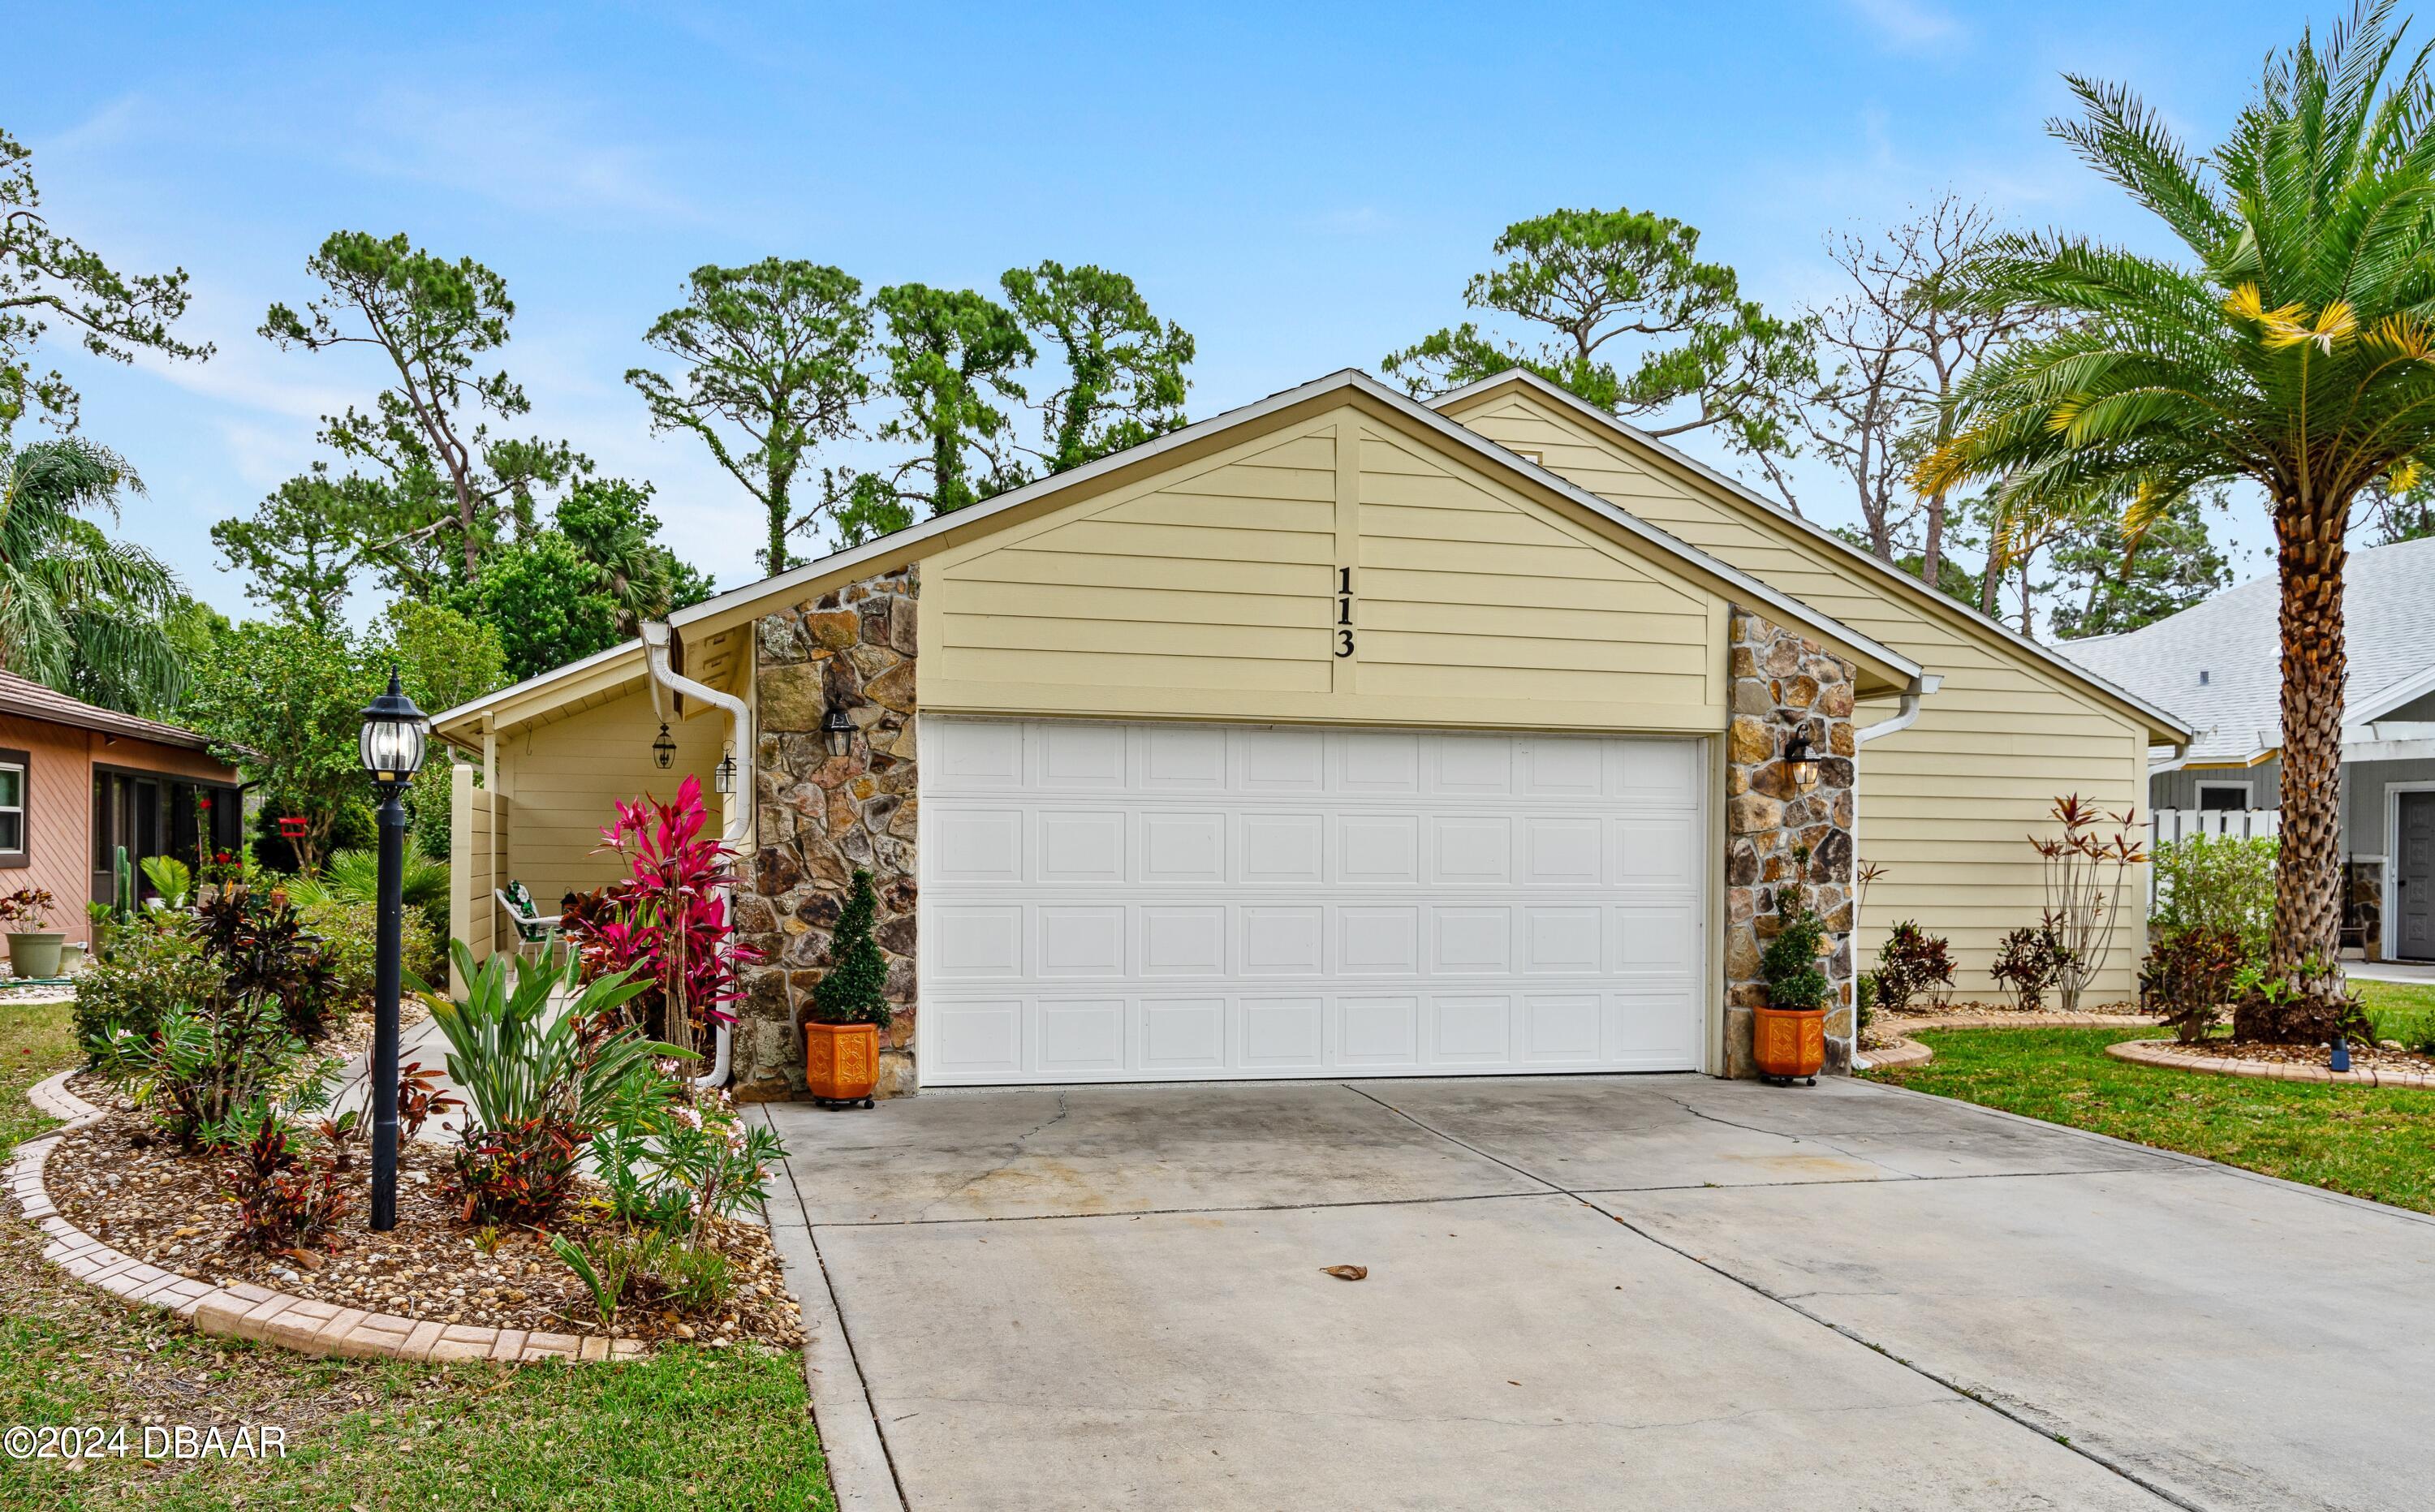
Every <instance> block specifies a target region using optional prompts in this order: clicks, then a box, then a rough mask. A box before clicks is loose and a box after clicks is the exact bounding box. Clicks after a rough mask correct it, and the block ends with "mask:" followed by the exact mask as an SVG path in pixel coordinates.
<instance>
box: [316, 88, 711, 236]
mask: <svg viewBox="0 0 2435 1512" xmlns="http://www.w3.org/2000/svg"><path fill="white" fill-rule="evenodd" d="M356 113H357V125H358V126H359V128H360V129H361V131H360V135H359V137H358V139H357V142H356V144H355V145H354V146H350V147H349V148H347V149H346V150H344V151H342V152H341V153H340V154H339V156H340V158H341V160H342V161H343V162H345V163H347V164H348V165H349V166H350V167H353V168H355V169H357V170H359V171H361V172H365V173H370V174H377V175H381V176H383V177H389V178H399V179H410V180H416V181H418V182H423V183H434V184H441V185H445V186H448V187H451V188H456V189H463V190H468V191H471V192H472V193H475V194H477V195H480V196H482V197H484V198H489V199H492V200H496V201H497V202H498V203H500V204H502V205H505V206H508V207H509V208H510V209H513V210H519V211H527V212H530V211H536V210H542V211H556V212H577V213H588V212H602V211H610V212H616V213H619V214H622V215H651V216H657V217H661V218H664V219H674V220H685V221H698V220H700V219H701V218H703V217H702V215H701V212H700V210H699V207H697V206H696V205H695V204H694V203H693V202H692V201H690V200H689V199H687V198H685V197H684V196H683V195H682V194H680V193H678V192H677V190H676V189H675V188H674V187H672V185H671V182H670V177H671V176H670V175H669V174H668V173H667V172H666V171H665V167H666V165H665V162H664V154H662V153H660V152H657V151H654V150H648V149H645V148H642V147H638V146H628V145H625V144H623V143H620V142H618V141H616V140H615V139H614V135H615V134H614V131H613V123H611V122H608V121H604V120H603V119H602V118H601V117H600V114H599V112H597V111H596V110H594V109H593V108H591V107H590V106H589V105H585V104H580V103H578V102H575V101H572V100H566V99H553V98H551V97H549V96H547V95H542V94H518V95H514V96H507V95H489V94H459V95H456V96H442V95H440V94H432V93H430V92H428V91H424V90H419V89H388V90H383V91H380V92H379V93H378V94H374V95H373V96H372V97H371V98H370V99H368V100H366V101H365V102H364V103H363V105H362V107H361V109H360V110H359V111H358V112H356Z"/></svg>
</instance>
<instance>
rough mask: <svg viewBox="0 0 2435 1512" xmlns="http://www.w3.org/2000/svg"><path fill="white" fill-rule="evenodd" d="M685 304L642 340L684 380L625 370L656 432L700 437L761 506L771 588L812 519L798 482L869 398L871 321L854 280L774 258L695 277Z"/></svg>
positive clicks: (707, 269) (697, 272)
mask: <svg viewBox="0 0 2435 1512" xmlns="http://www.w3.org/2000/svg"><path fill="white" fill-rule="evenodd" d="M685 292H686V299H685V302H684V303H683V304H681V305H679V306H678V307H677V308H675V309H673V310H670V311H668V312H667V313H666V314H665V315H663V316H661V317H660V318H658V319H657V320H654V321H652V322H651V327H650V329H649V330H648V331H646V332H645V333H644V334H643V340H644V342H645V343H646V344H647V345H648V346H651V347H653V348H655V349H657V350H658V351H660V352H665V353H666V354H667V355H669V356H672V357H674V358H676V359H677V361H678V362H679V363H680V364H681V365H682V372H681V373H680V375H679V376H678V377H677V378H676V379H675V380H674V381H671V380H670V379H669V378H667V377H666V376H665V375H664V374H662V373H659V372H656V371H654V370H652V369H648V368H632V369H628V370H627V373H626V381H627V382H628V383H630V384H631V385H633V386H634V388H635V390H636V391H637V392H639V393H640V394H641V395H642V396H643V402H644V403H645V404H647V405H648V406H649V408H650V415H651V429H653V430H654V431H679V430H682V431H690V432H692V433H693V434H694V435H695V436H698V437H699V438H701V441H702V444H703V445H705V446H707V447H708V448H709V449H710V455H711V456H712V457H713V458H714V459H716V460H717V463H718V465H719V466H720V467H721V468H724V469H725V470H726V471H727V473H728V475H729V476H731V477H733V478H734V479H735V481H736V482H738V483H741V484H742V485H744V488H745V490H746V491H747V492H749V493H751V495H752V497H753V498H755V499H757V500H759V501H760V504H761V507H762V511H763V514H764V516H765V518H766V520H767V523H768V538H767V541H766V543H765V544H764V545H763V546H762V548H761V565H762V567H763V569H764V570H766V571H767V572H768V573H769V574H770V575H771V576H776V575H777V574H779V573H782V572H785V571H786V568H787V567H788V566H789V565H790V564H791V563H792V561H793V559H794V558H793V557H792V555H791V553H790V550H789V548H788V546H787V541H789V539H791V538H792V537H793V536H794V535H795V534H796V533H797V532H798V531H800V530H802V529H803V528H804V527H805V526H806V525H807V524H811V523H812V522H813V520H814V519H815V518H816V517H817V515H818V513H819V510H818V509H817V508H816V509H815V510H813V511H811V512H807V513H799V512H798V511H797V508H796V505H795V501H794V487H795V475H796V473H797V472H799V471H800V470H801V469H802V468H803V464H804V462H805V461H806V459H808V458H809V457H810V456H811V455H812V453H813V451H814V449H815V448H817V447H818V446H819V445H820V442H822V441H824V440H832V439H835V438H838V437H841V436H844V435H846V434H848V433H849V432H851V431H852V429H853V428H854V409H855V405H856V404H859V403H861V402H862V400H863V399H865V398H866V397H868V396H869V394H870V392H871V379H870V377H869V375H868V374H866V373H865V372H864V371H863V370H862V363H863V359H864V357H865V355H866V353H867V351H868V349H869V347H870V344H871V310H870V307H869V306H868V305H866V304H865V303H864V302H863V300H862V283H861V282H860V281H859V280H857V279H855V277H853V276H852V275H851V274H848V273H846V272H845V271H843V270H842V269H839V268H835V267H829V266H824V265H822V264H819V263H808V262H803V261H800V260H790V259H786V258H777V257H769V258H764V259H763V260H761V261H760V262H758V263H754V264H752V265H751V266H746V267H718V266H708V265H705V266H701V267H698V268H695V269H694V270H693V275H692V277H691V278H689V279H688V280H687V281H686V285H685ZM820 502H821V501H817V500H816V501H815V503H816V504H818V503H820Z"/></svg>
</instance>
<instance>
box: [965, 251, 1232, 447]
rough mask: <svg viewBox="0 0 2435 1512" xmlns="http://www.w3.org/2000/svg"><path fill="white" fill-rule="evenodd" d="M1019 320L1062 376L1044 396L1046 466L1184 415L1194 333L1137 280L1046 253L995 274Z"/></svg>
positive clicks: (1151, 431) (1129, 439)
mask: <svg viewBox="0 0 2435 1512" xmlns="http://www.w3.org/2000/svg"><path fill="white" fill-rule="evenodd" d="M998 286H999V287H1000V288H1002V289H1004V290H1005V291H1006V301H1007V304H1008V306H1009V307H1010V309H1012V311H1013V312H1014V318H1015V320H1016V321H1017V322H1018V323H1020V324H1021V325H1022V327H1023V329H1024V330H1026V331H1028V332H1029V333H1030V334H1031V335H1032V336H1033V337H1034V338H1036V339H1037V340H1038V341H1040V342H1044V343H1045V344H1047V345H1048V346H1049V347H1051V348H1052V349H1053V350H1054V351H1055V352H1056V353H1057V356H1058V358H1059V360H1060V361H1061V362H1062V364H1063V366H1064V382H1063V383H1062V385H1060V386H1058V387H1055V388H1052V389H1051V390H1049V391H1048V392H1047V393H1045V394H1043V395H1042V396H1041V397H1040V400H1039V407H1040V411H1041V442H1042V445H1041V450H1040V451H1039V452H1038V453H1037V454H1036V455H1038V456H1039V459H1040V462H1041V466H1042V469H1043V471H1045V472H1050V473H1057V472H1066V471H1067V470H1069V469H1072V468H1078V467H1080V466H1081V465H1082V464H1083V463H1085V462H1092V461H1097V459H1098V458H1100V457H1103V456H1106V455H1108V454H1110V453H1111V452H1121V451H1123V450H1124V449H1125V448H1127V447H1129V446H1138V445H1140V444H1141V443H1142V442H1144V441H1147V440H1152V439H1155V438H1158V437H1161V436H1164V435H1166V433H1167V432H1169V431H1172V430H1178V429H1181V428H1182V427H1183V394H1184V390H1185V389H1186V388H1187V387H1190V381H1189V380H1188V379H1186V378H1185V377H1184V375H1183V369H1185V368H1187V367H1189V366H1191V364H1192V353H1193V342H1192V336H1191V334H1190V333H1188V332H1186V331H1185V330H1184V329H1183V327H1182V326H1180V325H1177V324H1176V323H1175V322H1174V321H1172V320H1166V321H1162V320H1160V319H1159V318H1158V317H1157V316H1155V315H1153V314H1151V313H1150V308H1149V301H1148V300H1146V299H1144V298H1143V297H1142V293H1141V290H1140V289H1139V288H1137V287H1135V286H1134V284H1133V281H1132V280H1131V279H1130V278H1128V277H1126V276H1125V275H1124V274H1122V273H1112V272H1110V271H1108V270H1107V269H1106V268H1104V267H1097V266H1092V265H1090V264H1084V265H1082V266H1079V267H1067V266H1065V265H1064V264H1062V263H1057V262H1045V261H1044V262H1043V263H1041V264H1040V265H1039V266H1036V267H1016V268H1009V269H1008V270H1007V271H1006V273H1005V275H1004V276H1002V277H1001V278H1000V279H999V280H998Z"/></svg>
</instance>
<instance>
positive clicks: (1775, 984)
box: [1751, 885, 1826, 1087]
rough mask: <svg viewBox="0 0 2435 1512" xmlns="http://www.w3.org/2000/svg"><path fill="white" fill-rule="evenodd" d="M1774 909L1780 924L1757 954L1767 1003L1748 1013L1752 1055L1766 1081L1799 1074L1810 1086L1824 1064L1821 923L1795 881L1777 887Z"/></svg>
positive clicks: (1823, 938)
mask: <svg viewBox="0 0 2435 1512" xmlns="http://www.w3.org/2000/svg"><path fill="white" fill-rule="evenodd" d="M1776 914H1777V918H1778V919H1780V920H1781V926H1780V927H1779V928H1778V929H1777V931H1776V936H1775V938H1773V939H1771V940H1770V941H1768V946H1767V949H1766V950H1765V951H1763V952H1761V953H1760V954H1759V958H1758V974H1759V980H1760V981H1761V982H1763V983H1764V984H1766V987H1767V1005H1766V1006H1764V1007H1761V1008H1758V1009H1755V1010H1754V1011H1753V1017H1752V1023H1751V1053H1752V1058H1753V1059H1754V1060H1755V1061H1757V1063H1758V1074H1760V1075H1761V1076H1764V1077H1766V1078H1767V1079H1768V1080H1770V1081H1773V1082H1781V1083H1784V1084H1786V1085H1789V1084H1790V1083H1791V1081H1792V1079H1793V1078H1794V1077H1796V1076H1802V1077H1806V1078H1808V1081H1809V1084H1810V1085H1811V1086H1813V1087H1814V1086H1816V1085H1817V1084H1818V1072H1819V1069H1820V1068H1821V1067H1822V1066H1824V1065H1825V1064H1826V973H1825V971H1822V970H1821V969H1820V967H1819V965H1818V957H1819V955H1820V954H1821V953H1822V949H1823V947H1824V945H1825V942H1826V924H1825V921H1824V920H1823V919H1820V918H1819V917H1818V915H1817V913H1816V911H1815V910H1813V909H1812V908H1810V906H1809V904H1808V902H1807V901H1806V900H1805V899H1804V898H1803V897H1802V895H1801V889H1800V888H1799V887H1796V886H1790V885H1787V886H1786V887H1784V888H1783V889H1782V890H1781V891H1780V892H1778V894H1777V895H1776Z"/></svg>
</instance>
